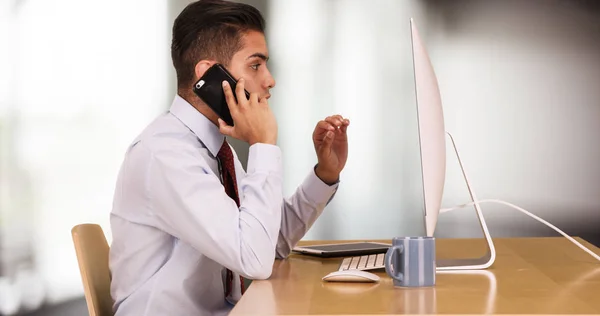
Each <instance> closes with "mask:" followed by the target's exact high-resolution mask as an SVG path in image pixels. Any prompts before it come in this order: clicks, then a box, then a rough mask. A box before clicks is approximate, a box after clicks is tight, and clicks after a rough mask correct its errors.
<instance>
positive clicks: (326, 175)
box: [314, 164, 340, 185]
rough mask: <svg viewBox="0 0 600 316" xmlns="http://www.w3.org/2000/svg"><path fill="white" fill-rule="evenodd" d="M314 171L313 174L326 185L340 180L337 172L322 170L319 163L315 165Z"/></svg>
mask: <svg viewBox="0 0 600 316" xmlns="http://www.w3.org/2000/svg"><path fill="white" fill-rule="evenodd" d="M314 171H315V175H316V176H317V178H319V179H320V180H321V181H323V182H324V183H325V184H327V185H334V184H336V183H338V182H339V180H340V174H339V173H332V172H327V171H325V170H323V169H322V168H320V166H319V164H316V165H315V167H314Z"/></svg>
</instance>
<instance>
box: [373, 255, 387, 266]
mask: <svg viewBox="0 0 600 316" xmlns="http://www.w3.org/2000/svg"><path fill="white" fill-rule="evenodd" d="M384 258H385V254H384V253H378V254H377V260H375V265H376V266H377V267H384V266H385V265H384V263H383V259H384Z"/></svg>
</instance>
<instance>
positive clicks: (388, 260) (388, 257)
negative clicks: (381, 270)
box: [384, 245, 404, 282]
mask: <svg viewBox="0 0 600 316" xmlns="http://www.w3.org/2000/svg"><path fill="white" fill-rule="evenodd" d="M396 253H398V255H399V256H400V261H402V259H403V257H404V245H398V246H392V247H390V248H389V249H388V251H387V252H386V253H385V258H384V260H385V272H386V273H387V274H388V275H389V276H391V277H392V279H395V280H397V281H400V282H402V279H404V272H403V271H396V272H398V273H397V274H394V273H392V271H391V268H392V260H393V259H394V255H395V254H396ZM400 267H402V265H400ZM400 267H398V268H400ZM394 270H395V269H394Z"/></svg>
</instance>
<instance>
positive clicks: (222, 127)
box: [218, 118, 235, 137]
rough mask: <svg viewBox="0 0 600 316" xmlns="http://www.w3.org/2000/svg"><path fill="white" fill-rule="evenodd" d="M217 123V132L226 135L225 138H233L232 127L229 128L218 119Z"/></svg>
mask: <svg viewBox="0 0 600 316" xmlns="http://www.w3.org/2000/svg"><path fill="white" fill-rule="evenodd" d="M218 121H219V131H220V132H221V134H223V135H226V136H231V137H235V136H234V135H233V134H234V127H233V126H229V125H227V123H225V121H223V120H222V119H220V118H219V119H218Z"/></svg>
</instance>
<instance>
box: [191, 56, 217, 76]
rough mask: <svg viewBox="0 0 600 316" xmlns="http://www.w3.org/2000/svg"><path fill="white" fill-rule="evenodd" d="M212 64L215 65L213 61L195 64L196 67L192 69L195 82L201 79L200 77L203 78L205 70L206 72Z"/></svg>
mask: <svg viewBox="0 0 600 316" xmlns="http://www.w3.org/2000/svg"><path fill="white" fill-rule="evenodd" d="M214 64H215V61H213V60H206V59H203V60H201V61H199V62H198V63H197V64H196V67H194V73H195V75H196V80H198V79H200V78H202V76H204V73H205V72H206V70H208V68H210V67H211V66H212V65H214Z"/></svg>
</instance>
